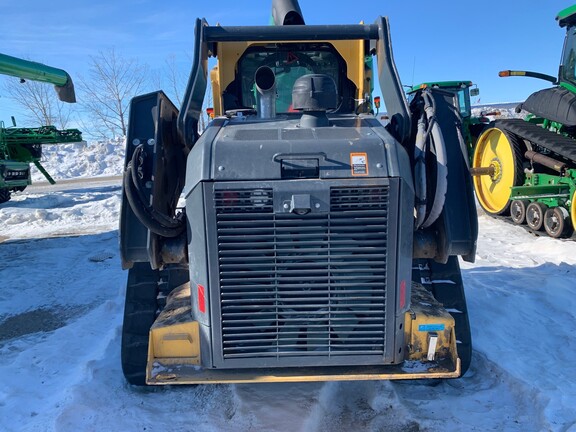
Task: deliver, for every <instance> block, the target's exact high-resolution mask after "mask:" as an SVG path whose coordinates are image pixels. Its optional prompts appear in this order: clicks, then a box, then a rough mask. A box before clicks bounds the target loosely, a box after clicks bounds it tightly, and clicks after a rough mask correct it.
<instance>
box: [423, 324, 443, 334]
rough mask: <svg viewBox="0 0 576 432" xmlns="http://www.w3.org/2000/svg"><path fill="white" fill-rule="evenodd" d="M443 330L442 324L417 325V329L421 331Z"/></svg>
mask: <svg viewBox="0 0 576 432" xmlns="http://www.w3.org/2000/svg"><path fill="white" fill-rule="evenodd" d="M443 330H444V324H420V325H419V326H418V331H421V332H437V331H443Z"/></svg>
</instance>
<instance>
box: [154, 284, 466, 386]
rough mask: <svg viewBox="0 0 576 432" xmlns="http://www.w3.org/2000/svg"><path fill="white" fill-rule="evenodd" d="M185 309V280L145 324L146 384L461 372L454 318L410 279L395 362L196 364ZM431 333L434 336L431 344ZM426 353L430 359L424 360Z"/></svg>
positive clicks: (195, 335)
mask: <svg viewBox="0 0 576 432" xmlns="http://www.w3.org/2000/svg"><path fill="white" fill-rule="evenodd" d="M190 309H191V307H190V287H189V285H188V284H186V285H182V286H181V287H179V288H177V289H176V290H175V291H174V292H173V293H172V294H171V295H170V296H169V297H168V302H167V305H166V308H165V309H164V311H162V313H161V314H160V316H159V317H158V319H157V320H156V322H155V323H154V325H153V326H152V328H151V330H150V343H149V349H148V365H147V369H146V383H147V384H151V385H170V384H218V383H265V382H316V381H362V380H402V379H404V380H405V379H436V378H458V377H459V376H460V374H461V368H460V359H459V358H458V354H457V350H456V337H455V332H454V320H453V319H452V317H451V315H450V314H449V313H448V312H446V311H445V310H444V309H443V308H442V305H441V304H439V303H438V302H436V300H434V298H433V297H432V296H431V295H430V294H429V293H428V292H427V291H426V290H425V289H424V288H423V287H422V286H421V285H418V284H414V285H413V288H412V304H411V308H410V309H409V310H408V311H407V312H406V314H405V322H404V329H405V342H406V349H405V358H406V360H405V361H404V362H403V363H401V364H398V365H378V366H329V367H298V368H266V369H263V368H254V369H207V368H202V367H201V366H200V340H199V324H198V322H196V321H193V320H192V318H191V314H190ZM422 329H424V330H422ZM430 329H432V330H433V331H430ZM437 330H440V331H437ZM431 338H435V340H434V346H432V348H431V347H430V345H431V344H430V340H431ZM430 356H432V357H433V360H428V357H430Z"/></svg>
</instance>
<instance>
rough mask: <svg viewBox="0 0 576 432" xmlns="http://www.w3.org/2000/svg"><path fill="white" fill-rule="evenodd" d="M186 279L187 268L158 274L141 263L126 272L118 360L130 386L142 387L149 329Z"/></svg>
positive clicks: (175, 267) (177, 267)
mask: <svg viewBox="0 0 576 432" xmlns="http://www.w3.org/2000/svg"><path fill="white" fill-rule="evenodd" d="M188 279H189V276H188V269H187V268H186V267H179V266H171V267H168V268H166V269H165V270H162V271H158V270H152V269H151V268H150V264H149V263H147V262H144V263H135V264H134V267H132V268H131V269H130V270H129V271H128V283H127V286H126V302H125V304H124V322H123V325H122V352H121V357H122V371H123V372H124V376H125V378H126V380H127V381H128V382H129V383H130V384H133V385H140V386H142V385H145V384H146V363H147V361H148V341H149V339H148V338H149V332H150V327H152V324H153V323H154V320H155V319H156V317H157V316H158V314H159V313H160V311H161V310H162V309H163V308H164V306H165V305H166V296H168V294H170V292H171V291H172V290H173V289H174V288H176V287H177V286H179V285H181V284H183V283H186V282H188Z"/></svg>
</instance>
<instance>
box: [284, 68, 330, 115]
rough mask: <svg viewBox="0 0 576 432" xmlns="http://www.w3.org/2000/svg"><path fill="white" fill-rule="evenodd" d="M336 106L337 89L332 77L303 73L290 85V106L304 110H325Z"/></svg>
mask: <svg viewBox="0 0 576 432" xmlns="http://www.w3.org/2000/svg"><path fill="white" fill-rule="evenodd" d="M337 106H338V91H337V90H336V83H335V82H334V80H333V79H332V77H330V76H328V75H325V74H308V75H303V76H301V77H300V78H298V79H297V80H296V82H295V83H294V87H292V107H293V108H294V109H296V110H304V111H327V110H331V109H335V108H336V107H337Z"/></svg>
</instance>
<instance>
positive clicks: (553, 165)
mask: <svg viewBox="0 0 576 432" xmlns="http://www.w3.org/2000/svg"><path fill="white" fill-rule="evenodd" d="M556 19H557V20H558V22H559V24H560V26H561V27H566V39H565V43H564V51H563V54H562V62H561V64H560V69H559V73H558V76H557V77H554V76H550V75H545V74H542V73H537V72H527V71H510V70H508V71H502V72H500V76H503V77H508V76H525V77H532V78H538V79H543V80H546V81H549V82H551V83H552V84H554V86H553V87H551V88H547V89H544V90H540V91H538V92H536V93H534V94H532V95H530V96H529V97H528V98H527V99H526V101H525V102H524V103H522V104H521V105H520V106H519V107H518V109H517V110H518V111H520V110H525V111H527V112H528V113H529V115H528V116H527V117H526V119H525V120H520V119H509V120H498V121H496V122H494V123H492V124H490V126H489V127H488V128H487V129H486V130H485V131H484V132H483V133H482V135H481V136H480V137H479V139H478V141H477V144H476V149H475V153H474V157H473V161H472V170H471V171H472V174H473V176H474V187H475V190H476V195H477V197H478V201H479V202H480V205H481V206H482V208H483V209H484V210H485V211H486V212H487V213H488V214H491V215H510V218H511V219H512V221H514V223H517V224H526V225H528V227H529V228H530V229H532V230H534V231H539V230H545V231H546V233H547V234H548V235H550V236H551V237H555V238H558V237H570V236H572V234H573V232H574V227H576V205H575V203H574V201H575V199H576V195H575V194H576V140H575V139H576V70H575V64H576V26H575V25H576V5H575V6H572V7H569V8H567V9H565V10H563V11H561V12H560V13H559V14H558V16H557V18H556Z"/></svg>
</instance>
